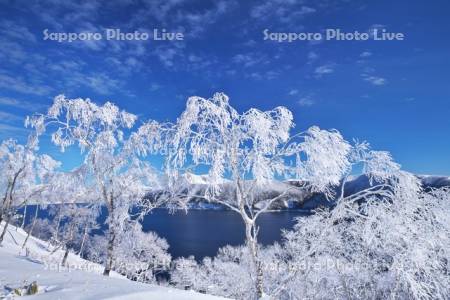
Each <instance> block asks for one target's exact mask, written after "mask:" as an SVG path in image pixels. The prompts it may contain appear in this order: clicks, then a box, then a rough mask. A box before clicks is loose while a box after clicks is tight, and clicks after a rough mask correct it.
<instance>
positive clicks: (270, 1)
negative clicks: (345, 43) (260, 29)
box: [250, 0, 316, 24]
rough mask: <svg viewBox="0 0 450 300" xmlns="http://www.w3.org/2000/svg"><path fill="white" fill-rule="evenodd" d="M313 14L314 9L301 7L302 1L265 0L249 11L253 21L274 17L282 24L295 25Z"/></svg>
mask: <svg viewBox="0 0 450 300" xmlns="http://www.w3.org/2000/svg"><path fill="white" fill-rule="evenodd" d="M314 12H316V9H315V8H313V7H310V6H306V5H303V1H296V0H290V1H285V0H266V1H263V2H262V3H259V4H258V5H256V6H254V7H253V8H252V9H251V11H250V16H251V17H252V18H255V19H262V18H264V19H267V18H268V17H276V19H277V20H279V21H280V22H282V23H288V24H289V23H294V24H295V21H298V19H301V18H303V17H304V16H305V15H309V14H312V13H314Z"/></svg>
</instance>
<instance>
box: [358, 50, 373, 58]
mask: <svg viewBox="0 0 450 300" xmlns="http://www.w3.org/2000/svg"><path fill="white" fill-rule="evenodd" d="M370 56H372V52H370V51H364V52H363V53H361V54H360V55H359V57H370Z"/></svg>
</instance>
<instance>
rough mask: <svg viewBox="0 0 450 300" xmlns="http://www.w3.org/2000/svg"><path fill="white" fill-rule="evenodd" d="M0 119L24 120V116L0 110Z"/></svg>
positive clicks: (5, 120) (8, 120)
mask: <svg viewBox="0 0 450 300" xmlns="http://www.w3.org/2000/svg"><path fill="white" fill-rule="evenodd" d="M0 120H2V121H4V122H15V121H21V120H23V117H20V116H18V115H15V114H11V113H8V112H5V111H0Z"/></svg>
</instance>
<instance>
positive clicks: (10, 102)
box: [0, 97, 46, 112]
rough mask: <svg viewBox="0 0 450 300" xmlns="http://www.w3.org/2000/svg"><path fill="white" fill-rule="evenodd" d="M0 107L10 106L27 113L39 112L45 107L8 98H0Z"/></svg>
mask: <svg viewBox="0 0 450 300" xmlns="http://www.w3.org/2000/svg"><path fill="white" fill-rule="evenodd" d="M0 106H10V107H15V108H20V109H24V110H28V111H33V112H35V111H41V110H42V109H45V107H46V105H44V104H41V103H36V102H32V101H26V100H19V99H13V98H8V97H0Z"/></svg>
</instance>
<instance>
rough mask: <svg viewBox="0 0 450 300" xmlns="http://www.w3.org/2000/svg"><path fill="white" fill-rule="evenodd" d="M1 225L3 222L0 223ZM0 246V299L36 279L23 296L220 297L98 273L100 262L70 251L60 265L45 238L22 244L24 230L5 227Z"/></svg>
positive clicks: (169, 299)
mask: <svg viewBox="0 0 450 300" xmlns="http://www.w3.org/2000/svg"><path fill="white" fill-rule="evenodd" d="M0 228H3V224H1V225H0ZM8 228H9V233H7V234H6V236H5V240H4V241H3V244H2V246H0V299H3V298H6V299H16V298H21V297H18V296H14V292H13V289H16V288H21V287H23V286H25V285H29V284H31V283H32V282H34V281H35V282H36V283H37V285H38V293H37V294H36V295H33V296H26V298H25V299H52V300H53V299H64V300H69V299H127V300H128V299H133V300H134V299H136V300H138V299H146V300H147V299H151V300H159V299H162V300H185V299H186V300H187V299H200V300H202V299H205V300H206V299H211V300H212V299H223V298H219V297H214V296H209V295H203V294H199V293H195V292H191V291H183V290H178V289H174V288H166V287H161V286H155V285H149V284H143V283H137V282H133V281H130V280H128V279H126V278H124V277H122V276H120V275H119V274H114V273H113V274H112V275H111V277H105V276H103V275H101V272H102V266H100V265H98V264H95V263H92V262H89V261H86V260H84V259H81V258H80V257H78V256H76V255H74V254H70V255H69V257H68V267H65V268H61V267H59V264H60V262H61V259H62V256H63V251H62V250H58V251H56V252H55V253H53V254H51V251H50V250H49V249H48V245H47V243H46V242H44V241H41V240H39V239H36V238H34V237H30V239H29V241H28V243H27V246H26V250H22V249H21V248H22V244H23V241H24V240H25V237H26V233H25V232H24V231H23V230H21V229H20V228H16V227H14V226H11V227H8Z"/></svg>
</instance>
